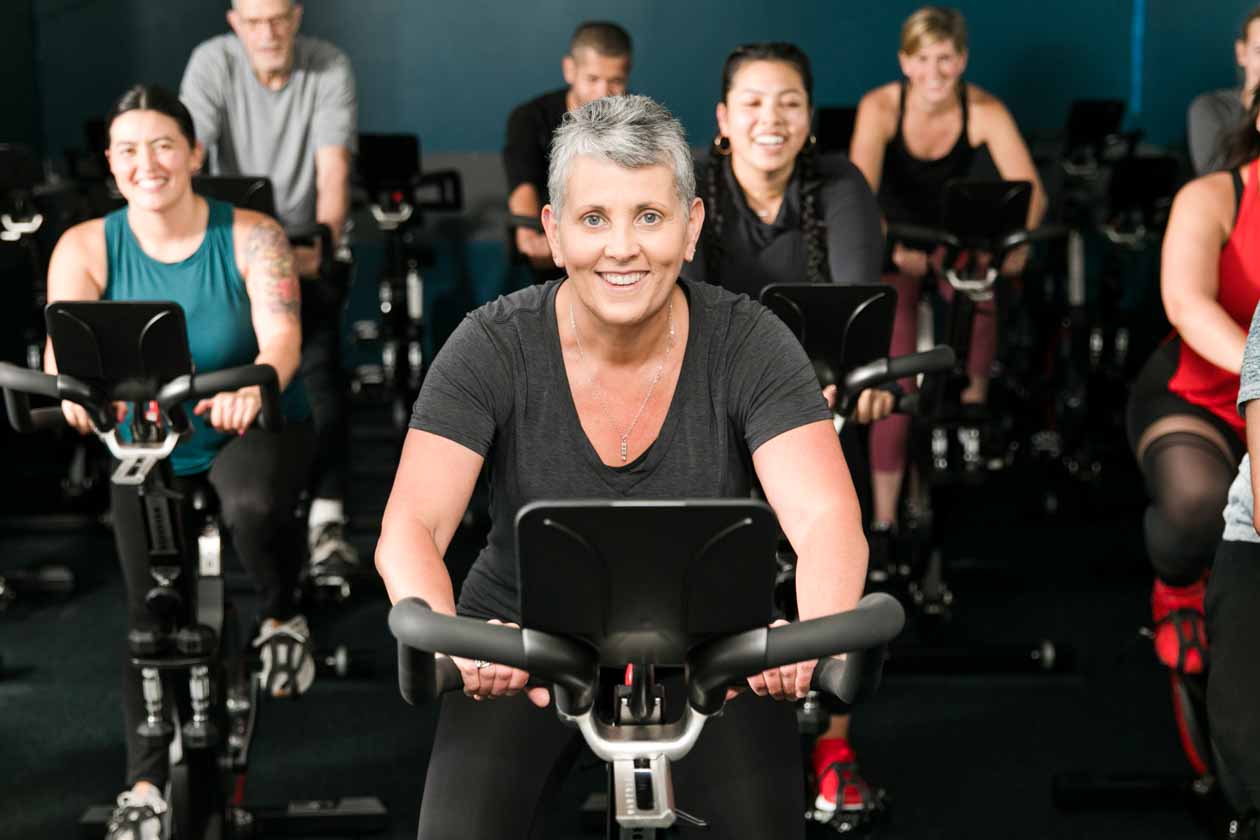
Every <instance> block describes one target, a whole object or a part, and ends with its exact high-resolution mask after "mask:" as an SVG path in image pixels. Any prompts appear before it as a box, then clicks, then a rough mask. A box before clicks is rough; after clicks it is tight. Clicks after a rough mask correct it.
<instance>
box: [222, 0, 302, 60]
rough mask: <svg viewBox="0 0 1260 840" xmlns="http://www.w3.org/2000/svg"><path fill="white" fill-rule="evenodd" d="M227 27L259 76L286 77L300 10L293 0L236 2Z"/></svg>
mask: <svg viewBox="0 0 1260 840" xmlns="http://www.w3.org/2000/svg"><path fill="white" fill-rule="evenodd" d="M232 5H233V9H232V10H231V11H230V12H228V24H229V25H230V26H231V27H232V30H233V31H234V32H235V33H236V35H237V37H239V38H240V39H241V43H242V44H243V45H244V46H245V53H246V55H248V56H249V63H250V65H251V66H252V67H253V68H254V72H255V73H256V74H257V75H258V76H259V77H266V76H276V75H285V74H287V73H288V72H289V69H290V68H291V67H292V66H293V42H294V41H295V40H296V39H297V33H298V27H299V26H300V25H301V23H302V7H301V6H299V5H297V4H295V3H293V2H292V0H236V2H235V3H233V4H232Z"/></svg>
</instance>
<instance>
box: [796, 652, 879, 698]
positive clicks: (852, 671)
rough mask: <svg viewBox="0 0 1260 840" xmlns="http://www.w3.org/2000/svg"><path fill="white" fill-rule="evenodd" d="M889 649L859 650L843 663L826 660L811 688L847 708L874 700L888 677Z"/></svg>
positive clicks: (837, 660) (815, 674) (849, 655)
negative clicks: (885, 674) (883, 680)
mask: <svg viewBox="0 0 1260 840" xmlns="http://www.w3.org/2000/svg"><path fill="white" fill-rule="evenodd" d="M887 658H888V647H887V645H879V646H877V647H874V648H870V649H868V650H855V651H853V652H852V653H850V654H848V655H847V656H845V658H844V659H843V660H839V659H832V658H828V659H823V660H821V661H820V662H819V663H818V667H817V668H815V669H814V679H813V681H812V682H811V684H810V685H811V687H812V688H814V689H816V690H818V691H822V692H825V693H827V694H830V695H831V696H832V697H835V698H836V699H837V700H839V701H840V702H842V703H844V704H845V705H847V706H853V705H856V704H857V703H860V702H861V701H863V700H866V699H868V698H870V697H872V696H873V695H874V694H875V692H876V690H878V689H879V683H880V681H881V679H882V678H883V675H884V661H885V660H886V659H887Z"/></svg>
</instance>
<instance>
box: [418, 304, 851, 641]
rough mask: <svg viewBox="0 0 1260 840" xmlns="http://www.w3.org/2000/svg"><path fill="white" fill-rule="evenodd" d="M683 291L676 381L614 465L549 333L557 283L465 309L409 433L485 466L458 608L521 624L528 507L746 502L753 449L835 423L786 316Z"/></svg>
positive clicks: (432, 373) (556, 339) (422, 396)
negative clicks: (446, 444)
mask: <svg viewBox="0 0 1260 840" xmlns="http://www.w3.org/2000/svg"><path fill="white" fill-rule="evenodd" d="M679 285H680V286H681V287H682V289H683V291H684V292H685V293H686V295H687V298H688V300H689V302H690V319H689V325H690V332H689V334H688V336H687V346H686V347H685V348H684V354H683V361H682V371H681V373H680V374H679V377H678V385H677V387H676V389H675V391H674V395H673V399H672V401H671V403H670V406H669V411H668V413H667V414H666V416H665V422H664V424H663V425H662V426H661V430H660V434H659V435H658V436H657V438H656V440H655V441H654V442H653V443H652V444H651V445H650V446H649V447H648V449H647V451H646V452H644V453H643V454H642V455H641V456H639V457H638V458H636V459H635V460H634V461H632V462H630V463H629V464H626V465H625V466H623V467H609V466H606V465H605V464H604V463H603V462H602V461H601V460H600V458H599V455H598V454H597V453H596V451H595V448H594V447H593V446H591V444H590V441H589V440H588V439H587V437H586V433H585V432H584V431H583V429H582V426H581V424H580V422H579V421H578V416H577V410H576V408H575V407H574V405H573V397H572V392H571V391H570V388H569V381H568V378H567V376H566V373H565V369H564V358H563V356H562V354H561V347H560V333H559V330H558V328H557V326H556V312H555V296H556V290H557V289H558V288H559V287H560V281H553V282H551V283H547V284H545V285H541V286H531V287H529V288H526V289H522V290H521V291H519V292H515V293H513V294H511V295H508V296H506V297H501V298H499V299H498V300H496V301H494V302H492V303H489V304H486V305H485V306H483V307H481V308H480V309H477V310H475V311H473V312H471V313H469V315H468V316H467V317H466V318H465V319H464V321H463V322H462V323H461V324H460V325H459V327H458V328H457V329H456V330H455V332H454V333H453V334H452V335H451V337H450V339H449V340H448V341H447V342H446V344H445V345H443V347H442V350H441V352H440V353H438V355H437V358H436V359H434V361H433V366H432V368H430V370H429V372H428V375H427V376H426V377H425V380H424V386H423V387H422V388H421V389H420V396H419V397H418V398H417V399H416V404H415V409H414V411H413V412H412V416H411V428H413V429H422V430H424V431H427V432H432V433H433V434H436V435H441V436H442V437H445V438H448V439H450V440H453V441H455V442H456V443H458V444H460V445H462V446H465V447H467V448H468V449H471V450H472V451H474V452H476V453H478V454H480V455H483V456H484V457H485V458H486V460H487V463H488V465H489V470H490V476H489V477H490V519H491V528H490V535H489V539H488V541H487V544H486V546H485V548H483V549H482V551H481V553H480V555H478V557H477V560H476V562H475V563H474V564H473V567H472V569H471V570H470V571H469V573H468V578H467V580H466V581H465V582H464V586H463V590H462V591H461V592H460V598H459V612H460V613H461V614H464V615H472V616H476V617H478V618H500V619H513V620H516V619H518V618H519V615H518V604H517V585H516V544H515V538H516V535H515V528H514V522H515V518H516V513H517V511H518V510H520V508H521V506H523V505H525V504H527V503H528V502H532V501H536V500H539V499H677V498H736V497H745V498H746V497H747V496H748V494H749V492H750V490H751V488H752V486H753V481H754V478H755V474H754V472H753V468H752V453H753V452H754V451H756V449H757V448H758V447H759V446H761V444H763V443H765V442H766V441H768V440H770V439H771V438H773V437H775V436H777V435H779V434H782V433H783V432H786V431H789V430H791V429H794V428H797V427H798V426H803V425H806V424H808V423H812V422H815V421H818V420H828V419H829V418H830V416H831V415H830V412H829V411H828V409H827V406H826V404H825V403H824V402H823V398H822V394H821V393H820V391H819V388H818V379H817V377H816V376H815V374H814V369H813V367H812V366H811V365H810V363H809V360H808V359H807V358H806V356H805V352H804V351H803V350H802V349H801V346H800V344H799V343H797V341H796V338H795V337H794V336H793V335H792V333H791V332H790V331H789V330H788V328H787V327H786V326H785V325H784V324H783V322H782V321H780V320H779V319H778V318H776V317H775V316H774V315H773V314H771V312H770V311H769V310H768V309H766V308H764V307H763V306H761V305H760V304H758V303H755V302H753V301H751V300H749V299H748V298H747V297H745V296H743V295H734V294H731V293H730V292H727V291H725V290H723V289H720V288H718V287H716V286H711V285H707V284H693V283H689V282H688V281H686V280H680V281H679Z"/></svg>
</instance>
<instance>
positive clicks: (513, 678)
mask: <svg viewBox="0 0 1260 840" xmlns="http://www.w3.org/2000/svg"><path fill="white" fill-rule="evenodd" d="M489 623H490V624H504V623H505V622H502V621H499V620H498V619H497V618H492V619H490V622H489ZM507 626H508V627H517V628H519V627H520V625H519V624H512V623H511V622H507ZM451 661H452V662H454V663H455V664H456V665H457V666H458V667H459V673H460V676H462V677H463V678H464V693H465V694H467V695H468V696H469V697H471V698H473V699H474V700H494V699H495V698H496V697H511V696H512V695H513V694H519V693H520V692H521V691H522V690H524V691H525V696H527V697H528V698H529V702H531V703H533V704H534V705H535V706H537V707H539V708H540V709H541V708H545V707H546V705H547V704H548V703H549V702H551V692H549V691H548V690H547V689H545V688H542V687H541V686H535V687H533V688H526V683H528V682H529V672H527V671H522V670H521V669H520V668H513V667H511V666H510V665H499V664H497V663H494V662H490V663H480V664H481V667H480V668H478V667H477V665H478V664H479V663H477V662H475V661H473V660H472V659H464V658H462V657H459V656H452V657H451Z"/></svg>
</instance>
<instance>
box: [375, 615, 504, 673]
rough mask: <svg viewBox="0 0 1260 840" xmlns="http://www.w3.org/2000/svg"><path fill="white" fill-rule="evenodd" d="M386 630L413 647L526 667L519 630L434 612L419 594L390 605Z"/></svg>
mask: <svg viewBox="0 0 1260 840" xmlns="http://www.w3.org/2000/svg"><path fill="white" fill-rule="evenodd" d="M389 630H390V632H391V633H393V634H394V638H396V639H398V641H399V642H401V643H403V644H406V645H408V646H410V647H413V648H416V649H417V650H425V651H434V652H441V653H445V654H446V655H447V656H462V657H465V658H467V659H486V660H489V661H491V662H501V663H503V664H504V665H511V666H512V667H513V668H527V667H528V666H527V663H526V661H525V642H524V640H523V639H522V635H521V631H520V630H518V629H516V628H515V627H507V626H504V625H502V624H490V623H488V622H485V621H479V620H477V619H475V618H467V617H465V616H458V615H445V614H443V613H438V612H434V611H433V609H432V608H431V607H430V606H429V605H428V604H426V603H425V602H424V601H423V600H421V599H420V598H404V599H403V600H401V601H399V602H398V603H397V604H395V605H394V607H393V609H391V610H390V611H389Z"/></svg>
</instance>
